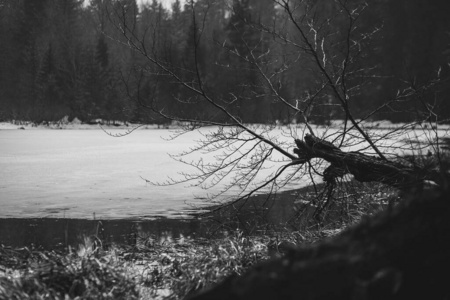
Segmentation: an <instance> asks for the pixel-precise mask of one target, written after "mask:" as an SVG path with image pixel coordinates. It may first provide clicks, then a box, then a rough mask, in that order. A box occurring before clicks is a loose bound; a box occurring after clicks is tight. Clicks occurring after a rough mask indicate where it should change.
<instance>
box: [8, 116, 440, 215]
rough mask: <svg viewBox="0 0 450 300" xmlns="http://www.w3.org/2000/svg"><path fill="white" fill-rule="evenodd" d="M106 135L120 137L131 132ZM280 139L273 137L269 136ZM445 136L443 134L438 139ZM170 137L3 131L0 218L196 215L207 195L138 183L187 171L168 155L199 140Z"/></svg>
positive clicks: (164, 133) (11, 127)
mask: <svg viewBox="0 0 450 300" xmlns="http://www.w3.org/2000/svg"><path fill="white" fill-rule="evenodd" d="M48 128H53V129H59V128H61V129H71V130H46V129H48ZM103 128H104V129H106V130H107V131H109V132H111V133H112V134H120V133H125V132H126V130H129V129H130V126H126V125H122V126H112V125H111V126H105V127H103ZM315 128H316V129H317V130H318V131H320V132H325V129H320V128H319V127H315ZM18 129H25V130H18ZM30 129H33V130H30ZM87 129H92V130H87ZM142 129H148V130H142ZM447 130H448V129H447ZM334 131H335V129H329V130H328V131H327V132H328V133H329V134H332V133H333V132H334ZM380 132H381V131H380ZM285 133H286V130H283V129H277V130H275V131H274V132H273V133H271V134H275V135H279V136H282V135H283V134H285ZM447 133H448V131H445V130H444V131H442V135H447ZM171 134H172V132H171V131H170V130H168V129H159V130H158V129H157V126H145V127H142V128H141V129H140V130H136V131H134V132H133V133H132V134H129V135H126V136H124V137H120V138H117V137H111V136H110V135H108V134H106V133H105V132H104V131H103V130H101V129H100V127H99V125H85V124H80V123H77V122H71V123H61V124H53V125H51V126H50V127H48V126H37V127H36V126H33V125H31V124H23V123H18V124H10V123H0V205H1V209H0V218H5V217H20V218H33V217H60V218H63V217H65V218H93V217H94V214H95V218H98V219H102V218H134V217H144V218H145V217H154V216H166V217H178V216H183V215H185V214H186V213H188V212H190V211H191V210H192V209H193V208H194V207H193V206H192V205H197V206H198V205H204V204H205V203H204V202H203V201H201V200H199V198H204V197H206V196H207V192H206V191H204V190H202V189H200V188H195V187H188V186H187V185H186V184H178V185H175V186H163V187H160V186H154V185H151V184H148V183H146V181H145V180H143V179H142V178H146V179H149V180H152V181H163V180H164V179H165V178H166V177H167V176H174V175H175V176H176V173H177V172H179V171H189V170H190V169H189V168H188V167H187V166H185V165H183V164H180V163H178V162H176V161H174V160H172V159H171V158H170V157H169V156H168V153H171V154H176V153H179V152H180V151H182V150H186V149H188V148H189V147H190V146H192V145H193V140H196V139H198V138H199V134H198V133H195V132H194V133H189V134H187V135H183V136H181V137H179V138H177V139H175V140H171V141H168V140H165V139H163V138H168V137H169V136H170V135H171ZM299 134H301V132H299ZM395 138H398V139H399V141H400V140H402V139H404V137H403V138H399V137H395ZM390 142H392V139H391V140H390ZM290 151H292V149H290ZM301 185H302V184H301V183H299V184H298V186H295V187H300V186H301ZM292 188H294V186H293V187H292ZM218 189H219V188H217V189H216V191H218ZM210 192H211V191H210ZM212 192H214V190H213V191H212ZM230 193H232V191H230Z"/></svg>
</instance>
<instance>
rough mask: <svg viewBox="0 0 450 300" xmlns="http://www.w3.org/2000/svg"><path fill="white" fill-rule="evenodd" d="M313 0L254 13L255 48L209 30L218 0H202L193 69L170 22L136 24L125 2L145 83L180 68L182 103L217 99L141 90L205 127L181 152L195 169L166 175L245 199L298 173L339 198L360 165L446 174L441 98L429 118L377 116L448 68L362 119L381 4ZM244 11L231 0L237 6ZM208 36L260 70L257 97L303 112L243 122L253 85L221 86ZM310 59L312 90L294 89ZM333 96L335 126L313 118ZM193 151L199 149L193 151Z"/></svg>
mask: <svg viewBox="0 0 450 300" xmlns="http://www.w3.org/2000/svg"><path fill="white" fill-rule="evenodd" d="M206 2H207V3H210V2H208V1H206ZM211 3H212V2H211ZM311 3H312V2H310V1H306V0H304V1H291V0H274V5H275V6H276V9H277V12H278V13H279V14H280V16H281V17H279V18H277V19H276V20H274V21H273V22H272V23H267V24H266V23H263V22H262V21H261V22H260V21H258V22H252V21H251V20H248V19H242V20H241V21H242V22H245V24H246V26H248V28H251V29H252V30H254V31H256V32H259V33H260V35H259V36H260V40H258V41H256V42H255V41H248V40H245V36H243V37H242V41H241V42H242V45H245V48H244V49H243V50H242V49H237V48H233V47H232V46H230V43H229V41H227V40H222V41H218V40H212V39H211V38H210V37H209V36H207V35H206V32H207V28H205V26H206V25H205V24H206V19H207V17H208V9H209V6H206V7H205V6H202V7H201V9H202V10H203V11H201V12H199V11H198V10H199V9H200V8H198V7H197V6H196V4H195V3H194V1H190V6H191V10H192V23H193V24H195V28H196V30H193V32H192V34H193V36H192V39H193V41H194V43H193V44H192V47H193V49H192V53H193V57H192V58H193V62H194V63H193V65H192V69H186V66H185V65H181V64H179V65H177V64H175V63H174V62H173V60H172V59H171V58H170V57H167V55H165V54H164V53H161V52H160V51H159V50H158V49H159V48H158V47H157V46H156V45H157V43H160V42H161V39H160V37H158V29H159V28H158V22H155V23H153V24H149V25H148V26H147V28H146V29H145V30H144V31H141V32H140V33H136V30H135V24H129V23H127V21H126V20H127V18H126V17H125V15H126V7H122V10H115V11H114V13H115V14H116V16H117V18H116V19H115V21H114V24H115V26H116V29H117V30H119V31H120V32H121V34H122V38H121V41H122V43H124V45H126V46H127V47H130V48H131V49H133V50H134V51H135V52H136V53H138V54H139V55H140V58H141V59H142V61H141V63H140V64H139V66H138V72H137V74H138V76H136V79H135V80H134V83H135V84H136V85H137V86H138V88H137V90H138V91H139V90H140V88H139V87H140V84H142V82H143V80H144V78H145V76H148V75H151V76H159V77H161V78H170V80H171V82H173V83H176V84H178V85H179V86H181V87H183V88H184V91H185V96H183V94H182V95H174V99H176V100H177V101H178V102H179V103H180V105H186V104H189V105H192V106H193V107H194V109H195V106H196V105H197V106H198V105H201V106H207V107H208V112H209V113H208V114H207V115H201V114H199V115H198V117H191V116H190V117H186V116H184V115H183V114H177V113H176V111H175V112H174V111H170V112H168V111H167V110H166V109H165V107H164V104H161V103H160V102H158V99H157V95H154V98H153V99H142V97H141V96H140V95H139V93H138V94H137V95H131V93H130V96H132V97H135V98H136V99H137V101H138V102H139V103H140V104H141V105H142V107H145V108H147V109H149V110H150V111H153V112H156V113H158V114H159V115H160V116H163V117H164V118H166V119H168V120H171V121H175V122H177V124H179V125H180V130H179V132H178V133H177V134H176V135H181V134H185V133H187V132H190V131H193V130H198V131H199V132H200V133H201V134H202V136H203V139H202V140H200V141H197V145H196V146H195V147H193V148H191V149H189V150H187V151H184V152H181V153H180V154H179V155H175V156H174V158H175V159H177V160H179V161H180V162H181V163H184V164H188V165H190V166H191V167H192V168H193V172H192V173H182V174H181V175H182V179H181V180H178V179H175V180H172V179H169V180H168V181H166V182H162V183H159V184H175V183H179V182H189V183H191V184H192V185H196V186H201V187H202V188H205V189H211V188H214V187H220V189H218V190H219V192H217V193H214V194H213V195H211V198H214V199H223V197H221V196H225V195H233V199H234V201H236V199H243V198H248V197H250V196H251V195H253V194H255V193H258V192H261V191H265V192H267V191H270V192H272V193H273V192H276V191H279V190H280V189H282V188H285V187H289V185H292V184H298V183H299V182H312V183H316V182H318V181H320V180H321V179H322V180H323V181H324V182H325V185H324V186H325V190H326V191H327V193H324V194H325V195H328V198H329V197H330V195H331V194H332V189H333V188H334V187H335V186H336V183H338V182H341V181H343V180H344V179H343V178H347V177H348V175H351V176H353V177H354V178H355V179H356V180H357V181H360V182H380V183H383V184H386V185H388V186H392V187H395V188H399V189H409V188H411V187H413V186H423V184H424V182H429V181H431V182H433V184H435V185H439V184H441V180H440V178H441V173H440V170H439V169H438V168H436V167H437V166H438V165H439V164H438V160H440V159H441V155H442V153H441V148H440V145H441V139H440V138H441V136H442V134H443V133H444V132H443V131H442V130H441V129H440V124H441V123H440V121H441V120H440V119H439V114H438V113H437V112H436V111H435V106H434V104H433V103H432V102H430V101H425V100H423V102H422V104H423V107H424V110H423V114H422V118H421V119H417V120H416V121H414V122H410V123H406V124H402V125H398V126H392V127H390V128H377V127H376V124H375V123H374V122H372V123H370V122H369V121H371V120H375V119H376V117H377V114H379V113H380V112H382V111H385V110H389V109H396V108H398V107H400V106H401V105H408V103H410V101H411V100H412V99H415V101H417V99H419V100H420V99H422V98H421V97H422V96H423V95H425V94H427V93H432V92H433V90H434V89H435V88H437V87H438V85H439V83H440V80H441V79H440V78H439V75H437V76H436V78H435V79H434V80H432V81H429V82H428V83H427V84H425V85H421V86H417V85H415V84H413V83H411V84H409V85H408V87H406V88H401V89H399V90H398V91H397V93H395V94H393V95H392V96H391V98H389V99H384V100H383V101H382V103H381V104H380V105H379V106H378V107H376V108H374V109H373V110H371V111H370V112H368V113H366V114H365V115H364V116H363V117H362V118H359V119H357V118H356V117H355V112H354V107H355V105H354V101H357V100H358V101H361V95H362V94H363V93H362V92H363V91H364V89H365V88H366V86H368V85H370V84H373V83H374V82H376V81H377V80H379V79H380V78H381V77H382V74H378V73H377V71H378V70H377V68H376V66H370V65H367V63H366V62H365V61H366V55H367V53H368V51H367V47H370V41H371V39H372V38H373V36H375V35H376V34H378V33H379V31H380V30H382V28H372V29H371V30H369V31H362V30H361V27H360V23H359V22H360V19H361V18H362V16H363V14H364V13H365V12H366V10H368V9H370V8H369V7H368V5H367V4H366V3H364V4H358V5H354V4H352V5H350V4H349V3H348V1H341V0H337V1H335V2H334V5H335V10H334V11H333V14H329V15H326V16H325V17H324V16H323V15H321V11H320V10H319V8H318V7H317V6H316V5H314V4H311ZM232 11H233V7H232V6H230V7H229V11H228V13H232ZM121 20H122V21H121ZM264 37H270V38H271V39H273V41H275V43H273V45H274V46H273V47H272V48H271V47H268V48H263V47H262V46H261V44H262V43H263V38H264ZM207 42H210V43H214V44H215V46H216V47H221V48H222V50H223V51H224V52H225V53H227V54H228V55H230V56H232V57H235V58H237V59H239V60H240V61H242V62H245V65H246V66H248V67H249V68H251V69H252V70H253V71H254V72H255V73H256V74H257V80H256V82H254V83H252V84H243V85H242V89H243V90H245V91H246V92H247V93H246V94H245V95H253V97H254V99H253V101H261V100H258V99H268V101H270V103H276V104H277V105H282V106H283V107H284V108H285V109H286V110H287V111H289V113H290V115H291V116H294V119H295V120H301V121H300V122H299V123H290V124H284V125H282V126H281V125H279V124H277V123H276V122H272V123H271V124H260V125H254V124H247V123H245V122H243V121H242V119H241V117H240V116H239V114H238V113H236V112H235V110H234V109H233V108H234V107H235V106H236V105H238V104H239V103H240V101H241V100H242V99H241V98H242V97H244V96H243V95H244V93H242V94H236V93H233V92H231V91H230V93H228V95H227V97H224V96H216V95H215V93H214V92H213V88H214V87H211V86H210V82H209V81H208V76H207V74H206V73H205V71H204V70H202V68H201V65H200V60H201V56H200V55H201V54H200V45H201V44H202V43H207ZM276 47H282V48H288V49H289V51H288V53H289V54H288V55H286V54H285V53H283V54H280V52H277V51H276ZM261 49H263V50H264V51H262V50H261ZM299 62H303V63H304V72H305V73H306V74H309V75H305V76H309V77H308V78H310V80H309V82H310V83H311V86H309V88H308V93H304V94H303V95H295V97H291V98H288V97H286V96H284V95H283V93H282V92H281V91H282V89H283V88H284V86H283V84H284V83H283V81H282V80H281V78H282V77H283V76H289V74H291V73H290V72H292V70H295V68H299ZM218 64H220V62H218ZM221 67H223V68H224V69H225V68H228V69H230V68H237V66H226V65H222V66H221ZM236 72H239V70H236ZM355 99H357V100H355ZM321 105H322V106H327V105H328V106H333V107H334V108H335V109H337V110H338V111H339V112H340V114H341V115H342V116H343V120H342V121H341V122H334V123H331V122H330V123H329V124H331V126H325V125H321V126H317V125H314V124H312V123H311V121H310V120H311V111H312V110H313V108H314V107H317V106H321ZM330 121H331V120H330ZM175 137H176V136H175ZM196 154H200V155H196ZM426 154H428V157H427V156H426ZM405 155H406V156H405ZM199 156H200V158H198V157H199ZM192 157H197V159H195V160H192ZM430 161H433V163H430ZM425 162H427V163H425ZM216 191H217V189H216ZM231 192H232V193H231ZM328 200H330V199H328ZM226 203H227V204H230V203H233V202H230V201H229V199H227V202H226Z"/></svg>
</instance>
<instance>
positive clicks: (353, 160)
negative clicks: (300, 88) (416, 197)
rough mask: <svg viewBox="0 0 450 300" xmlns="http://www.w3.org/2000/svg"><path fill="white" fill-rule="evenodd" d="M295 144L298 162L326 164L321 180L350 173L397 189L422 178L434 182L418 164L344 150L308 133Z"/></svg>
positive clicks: (432, 175)
mask: <svg viewBox="0 0 450 300" xmlns="http://www.w3.org/2000/svg"><path fill="white" fill-rule="evenodd" d="M295 143H296V145H297V148H296V149H294V153H296V154H297V155H298V161H299V163H305V162H307V161H309V160H311V159H313V158H321V159H324V160H326V161H327V162H329V163H330V166H328V168H327V169H326V170H325V172H324V180H325V181H326V182H329V183H330V182H334V181H335V179H336V178H337V177H342V176H343V175H345V174H351V175H353V176H354V177H355V179H356V180H358V181H360V182H370V181H376V182H381V183H384V184H387V185H390V186H393V187H396V188H400V189H410V188H411V187H417V185H422V184H423V182H424V180H430V181H434V182H436V176H435V174H434V173H432V172H425V171H422V170H421V169H420V168H419V167H418V166H413V165H411V166H407V165H403V164H400V163H398V162H393V161H389V160H385V159H381V158H379V157H376V156H370V155H365V154H362V153H359V152H344V151H342V150H340V149H339V148H337V147H336V146H334V145H333V144H331V143H329V142H327V141H324V140H321V139H319V138H317V137H314V136H312V135H310V134H307V135H305V138H304V141H301V140H298V139H296V140H295Z"/></svg>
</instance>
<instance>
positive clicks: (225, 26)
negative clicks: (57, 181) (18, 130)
mask: <svg viewBox="0 0 450 300" xmlns="http://www.w3.org/2000/svg"><path fill="white" fill-rule="evenodd" d="M292 2H293V3H294V4H295V1H292ZM347 2H349V3H354V4H358V5H359V6H361V7H364V10H365V11H364V12H362V13H361V14H360V18H361V20H358V22H359V23H358V24H359V26H358V27H356V28H354V29H353V30H355V34H356V35H359V36H360V37H361V38H360V39H359V41H358V43H363V44H364V45H363V46H364V49H369V50H365V51H364V52H361V53H357V55H358V56H362V58H363V59H362V60H361V61H362V62H363V63H364V66H363V67H364V68H362V69H364V70H365V71H364V72H363V73H362V74H361V76H359V77H352V80H357V81H360V82H354V83H353V86H354V87H355V90H354V91H352V93H353V97H352V100H351V102H349V105H350V106H351V108H352V111H353V114H354V117H355V118H362V117H365V116H367V113H368V112H371V111H375V110H377V108H378V107H380V109H379V110H378V111H377V115H376V116H373V118H378V119H389V120H391V121H396V122H399V121H413V120H416V119H419V118H421V117H423V116H424V115H425V114H426V113H427V112H428V111H429V107H430V106H432V107H433V111H439V112H440V120H444V121H445V120H446V119H448V118H449V117H450V104H449V103H448V100H446V99H447V98H446V93H448V89H449V83H448V81H447V80H446V79H447V78H448V76H449V74H450V72H449V71H450V70H449V62H450V59H449V57H450V50H449V49H450V48H449V44H450V35H449V31H450V19H449V18H448V15H449V12H450V9H449V6H450V4H448V3H447V1H445V0H433V1H431V2H427V3H424V2H423V1H420V0H409V1H407V0H399V1H388V0H377V1H371V3H370V4H369V5H368V6H367V7H366V6H364V5H362V4H363V2H364V1H361V0H352V1H347ZM308 5H310V6H311V7H314V9H315V11H318V12H320V14H321V16H320V18H317V21H318V22H322V23H323V24H326V23H327V22H330V20H331V19H333V22H335V24H339V22H341V23H342V25H343V27H345V26H347V25H348V24H347V22H349V20H350V22H351V19H349V18H342V19H339V18H340V17H339V16H340V15H342V14H343V13H345V12H342V11H340V9H341V8H340V7H342V6H339V5H336V1H324V0H314V1H309V4H308ZM297 13H298V14H301V13H302V12H297ZM285 14H286V11H285V10H283V9H280V6H279V5H277V3H276V1H272V0H229V1H213V0H197V1H195V2H194V1H188V2H187V3H186V4H183V5H182V4H181V3H180V1H179V0H177V1H174V2H173V4H172V5H171V8H170V9H166V8H165V7H163V6H162V4H161V3H159V2H158V1H156V0H153V1H151V2H148V3H146V4H144V5H143V6H142V7H138V4H137V3H136V0H111V1H105V0H91V1H90V2H88V3H85V1H81V0H19V1H15V0H7V1H3V2H2V4H0V40H1V41H2V43H0V66H1V68H0V118H1V119H3V120H10V119H21V120H31V121H33V122H37V123H40V122H44V121H54V120H59V119H61V118H62V117H64V116H66V115H67V116H70V117H71V118H73V117H77V118H79V119H81V120H83V121H86V122H89V121H92V120H94V119H97V118H101V119H106V120H123V121H132V122H140V123H155V122H157V123H159V122H164V116H168V117H169V118H170V117H171V116H174V115H176V116H177V118H186V119H191V120H195V119H202V120H204V119H208V120H217V121H218V122H226V120H222V119H220V118H223V116H220V115H217V114H216V113H215V110H214V109H212V108H210V107H209V106H208V105H203V103H202V102H203V101H204V99H202V97H199V96H198V95H196V94H195V93H192V94H189V92H188V91H186V90H185V89H184V88H183V86H182V84H180V82H185V83H190V82H192V83H193V82H202V84H203V85H204V86H202V89H205V91H208V93H209V94H210V95H213V96H214V98H215V99H218V101H219V102H220V103H221V104H222V105H224V106H226V107H227V109H228V110H229V111H230V112H232V114H233V115H234V116H236V117H238V118H239V119H240V120H242V121H243V122H246V123H275V122H277V123H292V122H301V119H300V117H299V115H298V114H296V113H295V112H294V113H293V112H292V111H290V110H289V109H287V107H286V105H285V104H286V103H279V102H278V101H277V100H276V99H275V98H274V95H273V93H271V92H270V91H268V87H267V85H266V84H265V83H266V82H267V80H265V78H263V77H262V76H261V74H275V75H273V76H276V78H270V82H277V86H276V87H271V88H272V89H276V91H277V93H279V95H280V96H282V97H283V99H287V100H286V101H288V102H289V103H292V105H295V104H296V102H298V99H301V98H305V95H313V94H315V93H317V91H316V90H315V89H313V88H312V86H316V85H317V84H316V83H317V81H318V77H319V74H316V73H315V72H314V71H312V72H311V69H312V66H311V65H312V64H313V62H311V58H310V57H308V56H301V55H300V56H299V55H297V54H296V53H297V52H296V51H293V50H294V49H293V47H295V43H294V44H293V43H292V42H289V43H285V44H284V43H282V42H280V41H283V39H284V40H288V39H289V38H290V36H292V35H293V32H294V31H295V30H296V28H294V27H293V25H292V24H290V23H288V22H285V20H286V19H287V16H286V15H285ZM336 20H337V21H336ZM336 22H337V23H336ZM269 27H270V28H275V29H276V30H275V31H269V30H267V31H265V30H264V28H269ZM274 32H283V33H284V34H285V36H283V37H277V38H274ZM336 32H339V31H336ZM124 33H125V35H124ZM309 34H313V33H309ZM364 35H366V37H367V38H364V37H365V36H364ZM124 36H128V37H132V38H131V39H130V38H124ZM342 37H343V36H339V34H334V36H333V35H331V32H330V37H329V38H328V39H327V42H326V44H322V45H321V44H320V41H318V45H319V46H321V47H329V48H333V47H337V48H336V49H339V48H338V46H339V44H340V43H342ZM130 41H131V42H133V41H136V42H139V43H144V44H145V46H146V47H145V49H149V51H151V52H152V53H151V54H152V57H158V61H160V62H162V63H163V64H165V65H164V66H165V67H166V70H167V71H169V72H173V73H174V74H177V76H180V78H181V79H182V80H180V81H174V80H173V78H172V77H170V76H165V75H166V74H164V72H162V71H161V69H160V68H156V67H155V66H152V65H151V64H148V62H147V61H146V60H145V53H144V57H143V55H141V54H142V53H140V54H139V53H136V51H135V48H133V47H130V44H129V43H130ZM347 44H348V43H347ZM133 49H134V50H133ZM333 49H334V48H333ZM334 55H337V56H339V55H343V53H339V51H334ZM256 60H258V63H257V64H255V63H254V62H255V61H256ZM257 66H263V67H264V68H266V69H265V70H258V69H257ZM286 66H289V68H287V67H286ZM197 76H201V77H202V78H201V80H197V79H198V78H196V77H197ZM355 78H356V79H355ZM274 79H276V80H274ZM424 86H425V87H430V88H423V87H424ZM431 87H432V88H431ZM328 88H329V87H326V86H325V87H323V91H321V93H320V94H319V95H318V97H319V98H320V99H315V102H314V105H306V104H305V105H306V106H305V109H306V107H307V111H306V112H305V113H306V114H307V115H308V118H309V120H310V121H311V122H315V123H326V122H328V121H329V120H332V119H340V118H341V119H342V118H345V112H344V111H342V108H341V107H340V106H339V105H337V99H335V97H334V96H333V94H332V93H328V92H327V89H328ZM415 88H416V90H415V91H414V97H405V101H403V102H402V101H396V102H395V103H393V104H392V105H383V103H386V101H388V100H389V97H391V96H390V95H392V94H394V95H395V94H396V93H397V94H398V93H400V92H404V91H405V89H415ZM421 89H423V91H422V90H421ZM418 91H419V92H418ZM406 94H407V93H406ZM306 98H307V97H306ZM145 108H149V109H145ZM155 112H158V113H155Z"/></svg>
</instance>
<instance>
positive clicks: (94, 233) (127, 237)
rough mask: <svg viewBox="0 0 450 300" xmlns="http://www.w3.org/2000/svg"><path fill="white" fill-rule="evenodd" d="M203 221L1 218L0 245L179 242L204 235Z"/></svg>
mask: <svg viewBox="0 0 450 300" xmlns="http://www.w3.org/2000/svg"><path fill="white" fill-rule="evenodd" d="M202 231H203V229H202V228H201V226H200V221H198V220H195V219H190V220H174V219H157V220H145V221H137V220H82V219H49V218H43V219H0V243H1V244H3V245H7V246H12V247H23V246H27V247H30V246H34V247H40V248H43V249H54V248H65V247H68V246H71V247H77V246H78V245H79V244H80V243H82V241H83V240H84V238H85V237H95V238H97V239H100V240H101V241H102V244H103V245H104V246H108V245H111V244H120V245H135V244H136V241H137V239H138V238H139V237H149V236H152V237H154V238H156V239H168V238H169V239H178V238H180V237H186V236H191V237H195V236H196V235H199V234H201V233H202Z"/></svg>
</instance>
